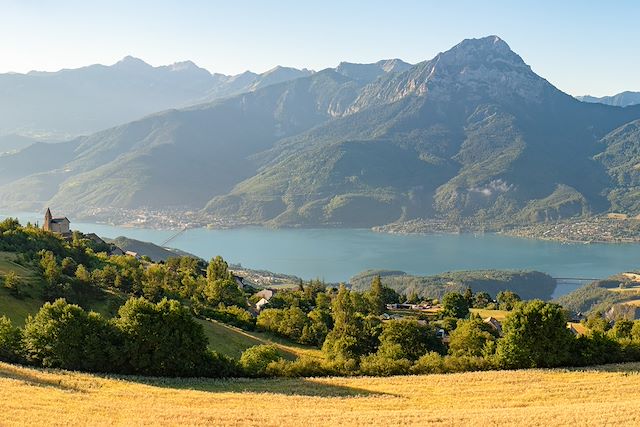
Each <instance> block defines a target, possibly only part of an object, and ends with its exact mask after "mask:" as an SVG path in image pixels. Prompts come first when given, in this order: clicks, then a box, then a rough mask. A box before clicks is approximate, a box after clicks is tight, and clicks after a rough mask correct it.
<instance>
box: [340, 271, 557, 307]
mask: <svg viewBox="0 0 640 427" xmlns="http://www.w3.org/2000/svg"><path fill="white" fill-rule="evenodd" d="M377 275H380V277H381V280H382V284H383V285H385V286H388V287H391V288H393V289H395V290H396V291H398V292H400V293H403V294H405V295H410V294H411V293H413V292H415V293H416V294H417V295H418V296H420V297H422V298H437V299H441V298H442V297H443V296H444V295H445V294H446V293H449V292H460V293H462V292H464V291H465V290H466V289H467V288H471V290H472V291H473V292H487V293H489V295H491V296H492V297H494V298H495V296H496V295H497V294H498V292H500V291H506V290H510V291H513V292H515V293H517V294H518V295H520V296H521V297H522V298H523V299H534V298H539V299H543V300H549V299H550V298H551V294H552V293H553V291H554V289H555V288H556V281H555V280H554V279H553V278H552V277H551V276H549V275H548V274H545V273H541V272H539V271H501V270H478V271H455V272H447V273H442V274H438V275H434V276H412V275H409V274H406V273H404V272H402V271H385V270H371V271H365V272H362V273H360V274H358V275H356V276H354V277H352V278H351V279H350V280H349V283H351V285H352V287H353V289H356V290H366V289H369V287H370V286H371V280H372V279H373V278H374V277H375V276H377Z"/></svg>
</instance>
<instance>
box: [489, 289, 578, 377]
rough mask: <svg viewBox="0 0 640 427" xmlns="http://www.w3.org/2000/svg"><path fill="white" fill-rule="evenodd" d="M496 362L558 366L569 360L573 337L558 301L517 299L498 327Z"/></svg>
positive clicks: (512, 365) (514, 366)
mask: <svg viewBox="0 0 640 427" xmlns="http://www.w3.org/2000/svg"><path fill="white" fill-rule="evenodd" d="M502 331H503V338H502V339H500V340H499V341H498V347H497V353H496V354H497V357H498V361H499V364H500V365H501V366H503V367H506V368H538V367H554V366H561V365H563V364H565V363H567V362H568V360H569V349H570V347H571V345H572V343H573V341H574V338H573V335H572V334H571V332H570V331H569V329H567V317H566V313H565V311H564V309H563V308H562V307H561V306H560V305H558V304H552V303H545V302H543V301H541V300H532V301H530V302H527V303H518V304H517V305H516V307H515V308H514V310H513V312H512V313H511V314H510V315H509V316H508V317H507V318H506V320H505V321H504V323H503V327H502Z"/></svg>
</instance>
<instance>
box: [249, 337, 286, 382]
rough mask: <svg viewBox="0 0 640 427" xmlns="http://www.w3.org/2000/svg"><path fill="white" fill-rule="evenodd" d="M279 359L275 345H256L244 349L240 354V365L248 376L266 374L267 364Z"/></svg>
mask: <svg viewBox="0 0 640 427" xmlns="http://www.w3.org/2000/svg"><path fill="white" fill-rule="evenodd" d="M278 359H280V355H279V354H278V348H277V347H276V346H275V345H264V344H263V345H256V346H253V347H249V348H248V349H246V350H245V351H244V352H243V353H242V356H240V366H241V367H242V369H243V370H244V372H245V374H247V375H248V376H250V377H262V376H266V375H267V366H268V365H269V363H271V362H275V361H277V360H278Z"/></svg>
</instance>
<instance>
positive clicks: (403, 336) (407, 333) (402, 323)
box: [378, 319, 444, 361]
mask: <svg viewBox="0 0 640 427" xmlns="http://www.w3.org/2000/svg"><path fill="white" fill-rule="evenodd" d="M443 350H444V349H443V346H442V342H441V341H440V339H438V338H437V337H436V331H435V329H434V328H433V327H432V326H430V325H428V324H420V323H418V321H416V320H408V319H407V320H405V319H402V320H390V321H388V322H385V323H384V324H383V327H382V333H381V334H380V346H379V347H378V354H380V355H384V356H386V357H389V358H392V359H408V360H412V361H415V360H418V359H419V358H420V357H421V356H422V355H424V354H426V353H428V352H429V351H439V352H442V351H443Z"/></svg>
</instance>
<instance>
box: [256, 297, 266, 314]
mask: <svg viewBox="0 0 640 427" xmlns="http://www.w3.org/2000/svg"><path fill="white" fill-rule="evenodd" d="M267 304H269V301H267V300H266V299H264V298H260V301H258V302H257V303H256V311H257V312H258V313H259V312H260V311H262V309H263V308H264V306H265V305H267Z"/></svg>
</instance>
